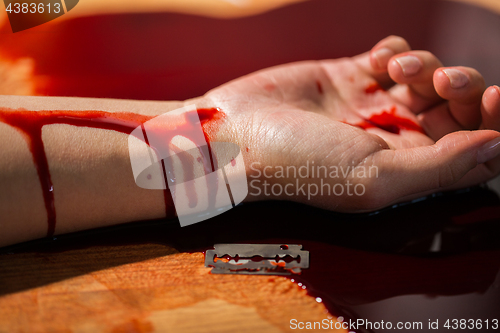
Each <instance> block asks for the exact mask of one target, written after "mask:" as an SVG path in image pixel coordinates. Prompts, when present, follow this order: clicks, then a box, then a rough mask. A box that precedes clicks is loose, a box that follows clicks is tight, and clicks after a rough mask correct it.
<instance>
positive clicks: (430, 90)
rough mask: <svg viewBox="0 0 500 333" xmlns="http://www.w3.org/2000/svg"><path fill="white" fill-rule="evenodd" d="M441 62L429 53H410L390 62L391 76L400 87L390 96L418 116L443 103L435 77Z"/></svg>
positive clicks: (396, 57)
mask: <svg viewBox="0 0 500 333" xmlns="http://www.w3.org/2000/svg"><path fill="white" fill-rule="evenodd" d="M441 66H442V63H441V61H439V59H438V58H437V57H436V56H435V55H433V54H432V53H430V52H428V51H410V52H405V53H403V54H400V55H397V56H395V57H393V58H391V60H390V61H389V64H388V71H389V75H390V77H391V78H392V80H394V81H395V82H396V83H399V85H396V86H394V87H393V88H392V89H391V91H390V94H391V95H392V96H393V97H394V98H396V99H397V100H399V101H400V102H401V103H403V104H404V105H406V106H407V107H408V108H410V110H412V111H413V112H414V113H416V114H418V113H420V112H422V111H424V110H426V109H428V108H429V107H430V106H432V105H434V104H436V103H438V102H439V101H441V97H440V96H439V95H438V93H437V92H436V90H435V88H434V81H433V75H434V72H435V71H436V69H438V68H439V67H441Z"/></svg>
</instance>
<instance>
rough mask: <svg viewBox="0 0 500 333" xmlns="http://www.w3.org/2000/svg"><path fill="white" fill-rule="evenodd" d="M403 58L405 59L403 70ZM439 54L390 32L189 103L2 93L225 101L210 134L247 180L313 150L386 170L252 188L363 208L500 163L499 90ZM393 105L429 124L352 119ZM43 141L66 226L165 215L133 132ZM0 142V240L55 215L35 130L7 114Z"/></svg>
mask: <svg viewBox="0 0 500 333" xmlns="http://www.w3.org/2000/svg"><path fill="white" fill-rule="evenodd" d="M408 56H409V57H410V58H404V57H408ZM401 64H402V65H405V64H406V67H405V68H404V70H403V68H402V67H401ZM441 66H442V65H441V63H440V62H439V60H438V59H436V58H435V57H434V56H433V55H432V54H430V53H428V52H425V51H410V48H409V46H408V44H407V43H406V41H404V40H403V39H402V38H399V37H393V36H392V37H388V38H386V39H384V40H382V41H381V42H379V43H378V44H377V45H376V46H375V47H374V48H373V49H372V50H371V51H370V52H369V53H365V54H362V55H359V56H356V57H354V58H350V59H338V60H325V61H319V62H318V61H315V62H302V63H294V64H287V65H282V66H278V67H275V68H270V69H266V70H262V71H260V72H257V73H254V74H251V75H248V76H245V77H242V78H240V79H237V80H234V81H232V82H229V83H227V84H225V85H223V86H221V87H219V88H216V89H214V90H211V91H210V92H208V93H207V94H206V95H205V96H203V97H200V98H196V99H192V100H188V101H184V102H142V101H123V100H101V99H83V98H47V97H44V98H42V97H33V98H26V97H16V96H2V97H0V106H1V107H7V108H25V109H28V110H103V111H111V112H113V111H121V112H134V113H140V114H148V115H160V114H163V113H165V112H167V111H169V110H174V109H176V108H179V107H181V106H183V105H190V104H196V106H197V107H198V108H205V107H218V108H220V109H221V110H223V111H224V112H225V113H226V114H227V117H226V120H225V122H224V124H223V125H222V126H221V127H220V129H219V131H218V132H217V133H216V134H215V135H214V136H213V137H212V138H211V140H213V141H228V142H234V143H236V144H238V145H239V146H240V147H241V149H242V151H243V153H244V159H245V165H246V171H247V176H248V179H249V181H251V180H256V179H257V180H267V181H268V182H269V183H270V185H274V184H279V186H282V187H284V186H286V185H287V184H289V183H295V181H296V179H288V178H277V177H272V178H266V177H264V176H263V173H262V172H263V171H264V168H265V167H268V169H267V170H276V169H277V168H278V167H279V166H282V167H287V166H295V167H297V168H298V167H300V166H304V165H307V163H309V164H311V163H312V162H314V165H316V166H326V167H331V166H337V167H341V168H342V167H343V168H344V170H346V169H347V168H348V167H351V168H352V167H353V166H358V167H360V166H361V167H363V166H366V167H370V166H376V167H377V170H378V174H377V177H368V178H366V177H359V175H357V174H356V173H354V172H351V173H348V174H346V175H345V177H338V178H333V177H326V178H323V179H319V178H305V179H304V178H301V179H300V182H301V184H302V183H303V184H305V186H307V185H309V184H320V181H321V180H322V181H323V182H327V183H328V184H329V185H330V186H334V185H335V184H341V185H345V184H346V182H347V181H349V182H350V184H352V185H353V186H354V185H356V184H362V185H363V186H364V188H365V192H364V194H363V195H361V196H358V195H347V194H343V195H315V196H313V197H309V198H308V197H307V195H302V194H300V193H298V195H293V196H288V195H286V194H284V193H282V195H278V196H274V195H272V196H267V195H264V193H260V194H259V195H255V191H254V190H255V189H252V188H251V189H250V194H249V196H248V197H247V199H246V200H247V201H255V200H265V199H286V200H294V201H298V202H303V203H307V204H311V205H314V206H318V207H322V208H327V209H331V210H335V211H340V212H361V211H370V210H375V209H379V208H382V207H384V206H387V205H390V204H392V203H395V202H399V201H404V200H408V199H411V198H416V197H419V196H422V195H425V194H427V193H432V192H436V191H443V190H448V189H452V188H458V187H466V186H470V185H474V184H479V183H481V182H484V181H487V180H489V179H491V178H493V177H494V176H496V175H497V174H498V173H499V172H500V159H499V158H498V157H497V155H499V154H500V144H498V142H499V141H500V133H499V132H498V130H500V120H499V119H500V89H499V88H498V87H497V86H493V87H489V88H488V89H485V88H486V87H485V85H484V80H483V79H482V77H481V75H480V74H479V73H477V71H475V70H474V69H471V68H466V67H453V68H441ZM464 77H465V79H464ZM450 78H455V79H456V80H454V81H453V82H452V81H450ZM375 82H378V83H379V84H380V85H382V86H383V87H384V88H386V89H387V90H386V91H377V92H375V93H373V94H366V93H365V88H366V87H367V86H369V85H371V84H373V83H375ZM460 84H462V85H463V86H461V87H458V86H460ZM454 87H455V88H454ZM393 107H395V110H396V114H397V115H398V116H400V117H403V118H407V119H412V120H413V121H414V122H416V123H419V124H420V125H421V126H422V127H423V129H424V130H425V133H426V134H422V133H419V132H416V131H407V130H401V132H400V133H399V134H394V133H390V132H387V131H384V130H382V129H379V128H369V129H367V130H366V131H365V130H363V129H360V128H357V127H355V126H351V125H349V124H346V123H345V122H347V123H353V124H356V123H357V122H358V121H360V120H361V119H363V118H369V117H370V116H371V115H375V114H380V112H381V111H382V110H389V109H391V108H393ZM43 140H44V144H45V147H46V152H47V157H48V161H49V167H50V171H51V175H52V180H53V183H54V195H55V204H56V211H57V226H56V234H61V233H66V232H71V231H76V230H82V229H88V228H93V227H98V226H104V225H112V224H117V223H121V222H127V221H134V220H140V219H150V218H159V217H162V216H164V214H165V209H164V202H163V193H162V192H161V191H152V190H144V189H141V188H139V187H137V186H136V184H135V182H134V179H133V176H132V170H131V167H130V158H129V156H128V147H127V135H125V134H120V133H117V132H113V131H104V130H99V129H90V128H84V127H82V128H76V127H74V126H69V125H48V126H45V127H44V128H43ZM0 142H1V145H2V148H1V149H0V188H1V191H0V216H2V223H1V224H0V245H8V244H13V243H16V242H21V241H25V240H29V239H34V238H39V237H43V236H45V233H46V230H47V226H46V219H47V217H46V213H45V209H44V205H43V198H42V194H41V188H40V184H39V181H38V179H37V175H36V170H35V168H34V165H33V162H32V159H31V155H30V153H29V150H28V149H27V146H26V142H25V140H24V139H23V137H22V135H21V134H20V133H19V132H18V131H17V130H16V129H14V128H12V127H9V126H8V125H6V124H3V123H1V122H0ZM246 148H248V152H247V151H246ZM347 170H348V169H347ZM259 173H260V177H257V176H258V174H259Z"/></svg>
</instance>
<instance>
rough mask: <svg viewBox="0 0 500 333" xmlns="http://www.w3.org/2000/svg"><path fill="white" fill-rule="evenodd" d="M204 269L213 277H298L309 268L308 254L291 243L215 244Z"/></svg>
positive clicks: (207, 256) (208, 251)
mask: <svg viewBox="0 0 500 333" xmlns="http://www.w3.org/2000/svg"><path fill="white" fill-rule="evenodd" d="M205 267H212V271H211V272H212V273H214V274H262V275H290V274H292V273H293V274H299V273H300V272H301V270H302V269H303V268H309V251H304V250H302V245H291V244H215V245H214V249H213V250H207V252H206V253H205Z"/></svg>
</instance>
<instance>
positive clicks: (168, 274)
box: [0, 244, 331, 333]
mask: <svg viewBox="0 0 500 333" xmlns="http://www.w3.org/2000/svg"><path fill="white" fill-rule="evenodd" d="M14 256H15V257H16V260H15V261H13V260H12V259H13V258H12V257H14ZM148 258H150V259H148ZM108 265H113V267H107V268H103V267H106V266H108ZM115 265H116V266H115ZM209 271H210V269H209V268H205V267H204V255H203V254H202V253H200V252H197V253H192V254H191V253H177V251H176V250H174V249H173V248H168V247H165V246H162V245H155V244H142V245H129V246H107V247H106V246H96V247H90V248H87V249H76V250H71V249H70V250H67V251H64V252H62V253H21V254H15V255H11V258H9V255H6V256H0V272H1V278H0V281H3V282H4V283H5V282H8V283H9V284H10V286H6V285H3V286H1V287H0V290H1V291H2V292H1V294H3V293H4V292H8V289H11V290H12V289H19V290H20V291H18V292H15V293H10V294H9V293H7V294H5V295H3V296H2V297H0V332H6V333H10V332H173V333H174V332H179V333H180V332H193V333H196V332H214V333H216V332H217V333H218V332H253V331H255V330H258V331H260V332H283V331H285V332H288V331H291V330H290V329H289V320H290V319H292V318H296V319H298V320H302V321H306V320H322V319H324V318H327V314H326V313H325V308H324V306H323V305H322V304H321V303H318V302H316V301H315V299H314V298H312V297H309V296H307V295H306V291H305V290H303V289H301V288H300V287H298V286H297V284H295V283H293V282H291V281H290V280H289V279H286V278H284V277H274V276H271V277H269V276H250V275H215V274H214V275H212V274H209ZM48 275H51V276H48ZM54 275H62V276H64V277H68V278H64V279H62V280H61V281H58V282H53V283H47V284H45V283H44V280H47V281H51V280H52V279H53V278H54ZM16 277H17V278H16ZM32 285H33V286H36V285H40V286H38V287H33V288H28V289H26V286H32ZM330 318H331V317H330Z"/></svg>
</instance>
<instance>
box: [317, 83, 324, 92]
mask: <svg viewBox="0 0 500 333" xmlns="http://www.w3.org/2000/svg"><path fill="white" fill-rule="evenodd" d="M316 88H317V89H318V92H319V94H320V95H323V87H322V86H321V82H319V81H316Z"/></svg>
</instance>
